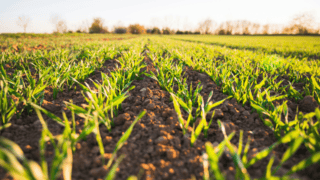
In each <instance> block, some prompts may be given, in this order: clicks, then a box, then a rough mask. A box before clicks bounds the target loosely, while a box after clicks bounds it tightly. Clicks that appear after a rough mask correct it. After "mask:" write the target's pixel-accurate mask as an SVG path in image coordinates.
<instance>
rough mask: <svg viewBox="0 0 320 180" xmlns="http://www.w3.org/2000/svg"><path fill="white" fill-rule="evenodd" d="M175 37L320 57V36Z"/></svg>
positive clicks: (309, 57)
mask: <svg viewBox="0 0 320 180" xmlns="http://www.w3.org/2000/svg"><path fill="white" fill-rule="evenodd" d="M171 38H173V39H179V40H185V41H194V42H201V43H207V44H215V45H220V46H226V47H229V48H236V49H249V50H257V51H263V52H266V53H268V54H274V53H276V54H279V55H281V56H285V57H296V58H298V59H305V58H306V59H319V58H320V52H319V51H320V43H319V42H320V38H319V37H318V36H213V35H204V36H172V37H171Z"/></svg>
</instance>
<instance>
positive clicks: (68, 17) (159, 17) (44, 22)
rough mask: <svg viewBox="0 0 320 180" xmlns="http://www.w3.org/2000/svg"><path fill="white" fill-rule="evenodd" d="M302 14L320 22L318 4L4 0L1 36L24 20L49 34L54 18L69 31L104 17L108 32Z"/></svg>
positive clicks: (315, 0)
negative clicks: (134, 25) (121, 28)
mask: <svg viewBox="0 0 320 180" xmlns="http://www.w3.org/2000/svg"><path fill="white" fill-rule="evenodd" d="M304 12H309V13H312V14H313V15H314V17H315V18H316V20H317V23H320V0H242V1H240V0H224V1H222V0H197V1H194V0H135V1H132V0H114V1H109V0H105V1H103V0H1V2H0V33H4V32H22V31H23V28H21V27H19V26H18V25H17V24H16V21H17V18H18V17H19V16H22V15H24V16H26V17H29V18H30V19H31V23H30V25H29V26H28V27H27V32H35V33H44V32H48V33H51V32H52V31H53V30H54V27H53V25H52V24H51V23H50V17H52V16H54V15H59V16H60V17H61V18H62V19H64V20H65V21H66V22H67V26H68V29H71V30H76V29H77V28H79V27H80V26H81V25H82V24H84V22H87V24H89V23H91V22H92V19H93V18H94V17H101V18H103V19H104V20H105V25H106V26H108V27H109V28H112V27H113V25H115V24H117V23H118V22H119V21H121V22H122V24H123V25H129V24H132V23H140V24H143V25H145V26H147V27H148V26H153V25H158V26H160V27H161V26H162V25H165V24H167V25H170V26H171V27H172V28H179V29H183V28H189V29H190V28H193V27H196V26H197V24H198V22H199V21H201V20H204V19H206V18H211V19H213V20H215V21H216V22H217V23H220V22H223V21H226V20H249V21H252V22H256V23H260V24H266V23H274V24H285V23H287V22H289V21H290V20H291V19H292V17H293V16H294V15H295V14H298V13H304Z"/></svg>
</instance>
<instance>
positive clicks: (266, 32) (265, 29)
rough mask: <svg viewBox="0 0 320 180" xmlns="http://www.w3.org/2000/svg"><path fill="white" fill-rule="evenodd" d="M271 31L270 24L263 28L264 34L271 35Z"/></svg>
mask: <svg viewBox="0 0 320 180" xmlns="http://www.w3.org/2000/svg"><path fill="white" fill-rule="evenodd" d="M269 29H270V25H269V24H265V25H263V27H262V34H265V35H266V34H269Z"/></svg>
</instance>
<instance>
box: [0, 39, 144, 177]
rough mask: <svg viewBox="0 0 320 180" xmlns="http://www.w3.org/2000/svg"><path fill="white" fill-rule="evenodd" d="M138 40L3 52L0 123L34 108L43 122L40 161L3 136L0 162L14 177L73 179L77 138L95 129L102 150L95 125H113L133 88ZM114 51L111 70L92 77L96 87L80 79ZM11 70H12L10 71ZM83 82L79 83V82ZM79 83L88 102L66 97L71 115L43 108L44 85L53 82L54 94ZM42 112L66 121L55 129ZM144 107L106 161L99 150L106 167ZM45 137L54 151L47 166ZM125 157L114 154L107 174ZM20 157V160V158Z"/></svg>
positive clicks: (7, 124)
mask: <svg viewBox="0 0 320 180" xmlns="http://www.w3.org/2000/svg"><path fill="white" fill-rule="evenodd" d="M142 49H143V43H142V41H127V42H123V43H122V42H120V43H108V44H102V43H101V44H97V43H92V44H88V43H87V44H81V45H78V46H72V47H71V48H69V49H60V48H59V49H56V50H53V51H49V52H46V51H40V50H38V51H36V52H33V53H26V52H23V53H21V54H16V53H14V54H5V58H3V59H4V61H3V62H2V64H1V81H0V83H1V89H0V91H1V93H0V95H1V97H0V98H1V117H2V123H1V129H2V130H4V129H5V128H8V127H10V125H11V123H10V119H11V118H12V117H13V116H14V115H18V116H24V114H22V113H23V111H24V110H25V109H26V111H27V113H28V114H31V113H32V112H33V111H34V110H35V112H36V113H37V115H38V118H39V120H40V122H41V125H42V135H41V138H40V140H39V149H40V156H41V158H40V165H38V164H37V163H35V162H33V161H29V160H27V159H26V157H25V156H24V154H23V152H22V150H21V149H20V147H19V146H18V145H16V144H15V143H14V142H12V141H10V140H8V139H4V138H2V139H1V150H0V156H1V158H0V159H1V161H0V164H1V166H2V167H4V168H5V169H6V170H7V171H8V172H9V173H10V174H11V176H13V177H14V178H16V179H57V178H59V176H60V172H61V171H62V172H63V176H64V178H65V179H71V170H72V154H73V153H74V152H75V150H76V149H75V146H76V144H77V142H79V141H80V140H82V139H85V138H86V137H87V136H88V135H89V134H90V133H94V134H95V137H96V141H97V142H98V144H99V150H100V153H101V154H104V147H103V144H102V139H101V136H100V130H99V125H101V124H103V125H105V126H106V127H107V129H109V130H110V131H111V127H112V126H114V123H113V118H114V117H115V116H117V111H118V109H119V108H120V107H121V103H122V101H123V100H124V99H125V98H127V95H126V94H127V92H128V91H129V90H130V89H132V88H133V87H130V84H131V82H132V80H133V79H135V78H137V77H139V73H140V69H141V68H143V66H141V65H140V63H141V60H142V59H141V56H140V52H142ZM116 56H118V61H119V65H120V67H117V69H116V70H114V71H112V72H110V74H109V75H107V74H104V73H102V74H101V77H102V78H101V81H100V82H94V81H92V83H93V84H94V89H92V87H90V86H89V85H88V84H86V85H83V84H82V83H83V82H84V80H85V79H86V78H87V77H88V76H89V75H90V74H91V73H92V72H93V71H95V70H97V69H100V68H103V64H104V62H105V61H109V60H111V59H114V58H115V57H116ZM8 72H10V73H8ZM80 82H82V83H80ZM76 85H78V86H80V87H82V88H83V92H84V94H83V95H84V97H85V99H86V101H87V102H88V105H87V106H86V107H84V108H83V107H79V106H77V105H74V104H73V103H72V102H65V104H66V107H67V108H68V109H69V110H70V111H71V114H72V116H71V120H69V119H68V117H67V116H66V114H65V113H63V114H62V118H60V117H61V116H60V115H56V114H53V113H51V112H49V111H47V110H46V109H44V108H42V107H41V105H42V102H43V99H44V95H45V89H46V88H49V89H50V88H51V89H52V92H53V99H55V98H56V97H57V95H58V93H60V92H62V91H70V90H72V88H75V87H77V86H76ZM41 113H44V114H45V115H46V116H48V117H50V118H51V119H52V120H54V121H56V122H57V123H58V124H60V125H61V126H63V127H64V131H63V133H62V134H60V135H55V136H54V135H53V134H52V133H51V132H50V131H49V129H48V126H47V123H46V121H45V120H44V118H43V117H42V114H41ZM144 113H145V112H142V113H141V114H140V115H139V116H137V118H136V120H135V121H134V122H133V123H132V124H131V126H130V127H129V128H128V129H127V131H126V132H125V133H124V134H123V136H122V137H121V138H120V140H119V141H118V143H117V145H116V147H115V149H114V152H113V155H112V158H110V159H109V161H108V162H107V163H106V162H105V161H104V158H103V156H102V162H103V165H104V168H105V169H110V168H111V165H112V162H113V160H114V159H115V157H116V153H117V151H118V150H119V149H120V148H121V147H122V146H123V144H124V143H125V141H126V140H127V139H128V137H129V135H130V133H131V131H132V129H133V126H134V125H135V124H136V123H137V121H138V120H139V119H140V118H141V117H142V116H143V115H144ZM75 115H77V116H79V117H83V118H84V119H85V123H84V124H83V125H82V127H81V128H82V129H81V131H78V132H77V131H76V129H77V127H76V122H75ZM47 142H50V143H51V145H52V146H53V148H54V152H55V153H54V157H53V160H52V162H51V165H49V166H50V167H51V169H50V171H48V164H47V162H46V158H45V154H46V148H47ZM122 158H123V157H120V158H117V159H116V163H115V165H114V166H113V167H112V168H111V169H110V172H109V174H108V175H107V176H106V179H113V177H114V175H115V170H116V168H117V166H118V165H119V163H120V161H121V159H122ZM21 161H22V164H21V163H20V162H21Z"/></svg>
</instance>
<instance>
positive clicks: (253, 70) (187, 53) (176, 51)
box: [148, 39, 320, 179]
mask: <svg viewBox="0 0 320 180" xmlns="http://www.w3.org/2000/svg"><path fill="white" fill-rule="evenodd" d="M152 42H153V43H152V44H151V45H149V46H148V48H149V50H150V52H151V54H150V57H152V59H153V60H154V61H155V62H158V63H157V64H156V65H157V67H158V70H159V72H158V73H157V74H158V75H157V76H156V75H153V76H152V77H154V78H155V79H157V80H158V82H159V84H160V85H161V86H162V87H163V88H165V89H166V90H167V91H169V92H171V93H172V98H173V101H174V105H175V109H176V112H177V115H178V117H179V122H180V124H181V126H182V129H183V131H184V132H186V131H185V129H186V127H187V126H188V125H189V123H190V124H194V122H195V120H196V118H198V117H201V119H202V120H201V123H199V124H198V126H197V127H195V126H193V131H192V134H191V144H192V143H193V142H194V141H195V140H196V138H197V136H198V135H199V133H200V132H201V131H203V133H204V134H205V135H206V134H207V130H208V128H209V126H210V123H211V122H212V121H210V122H209V124H208V123H207V121H206V118H205V117H206V113H208V112H209V111H210V109H211V108H212V107H215V106H216V105H218V104H220V103H222V102H216V103H215V104H210V97H211V95H212V94H210V95H209V100H208V102H206V103H205V102H203V99H202V98H201V96H199V95H198V92H199V91H200V90H201V87H198V88H197V89H195V90H194V92H193V91H192V89H190V90H189V88H188V86H186V85H185V84H183V82H185V81H184V80H183V78H182V75H181V72H182V69H183V64H185V65H186V66H189V67H192V68H193V69H195V70H197V71H200V72H204V73H206V74H208V75H209V76H210V77H211V78H212V80H213V81H215V82H216V83H217V84H218V85H220V86H221V89H222V91H223V92H224V93H225V94H228V95H230V96H232V97H233V98H235V99H236V100H237V101H238V102H240V103H242V104H243V105H245V104H250V105H251V106H252V108H254V109H255V110H256V111H257V112H258V113H259V114H260V117H261V120H262V121H263V122H264V124H265V125H266V126H268V127H270V129H271V130H272V131H273V132H274V135H275V136H276V138H277V139H278V141H277V142H275V143H274V144H273V145H271V146H270V147H268V148H265V149H263V150H262V151H260V152H258V153H257V154H256V156H255V157H254V158H252V159H251V160H250V161H248V158H247V157H246V155H247V152H248V150H249V144H248V143H247V145H246V147H245V149H244V151H243V152H242V150H243V149H242V147H243V145H242V135H240V139H239V145H238V147H236V146H234V145H232V144H231V143H230V141H229V138H231V137H232V134H230V135H229V137H228V135H227V134H226V133H225V130H224V129H225V128H224V125H223V123H221V122H219V121H218V123H219V126H220V128H221V129H222V131H223V133H224V135H225V140H224V141H223V142H222V143H221V144H220V145H219V147H218V148H216V149H215V150H214V149H213V147H212V145H211V144H210V143H208V144H206V148H207V155H208V162H210V165H211V170H212V171H213V172H214V176H215V177H216V178H218V177H219V178H218V179H221V178H223V175H222V174H221V172H220V170H219V167H218V166H217V163H218V162H219V157H220V156H221V153H222V152H223V150H224V147H225V146H226V147H227V149H229V152H230V153H231V156H232V159H233V160H234V164H235V165H234V166H235V167H236V168H237V174H236V178H239V179H243V178H244V179H249V178H250V175H249V174H248V173H247V170H246V168H248V167H250V166H252V165H253V164H255V163H256V162H257V161H259V160H261V159H263V158H266V157H267V156H268V155H269V154H270V153H271V151H272V150H273V149H274V148H276V147H277V146H279V145H280V144H287V143H288V145H289V147H288V149H287V151H286V152H285V153H284V155H283V157H282V159H281V161H280V163H279V164H278V165H277V166H275V167H273V164H272V163H273V159H272V158H271V159H270V161H269V165H268V167H267V169H266V174H265V177H264V178H271V177H273V175H274V174H275V173H276V172H277V170H278V169H279V168H280V167H281V166H282V164H283V163H285V162H286V161H287V160H288V159H289V158H290V157H291V156H293V154H294V153H295V151H296V150H297V149H298V148H299V147H300V145H302V144H304V145H305V147H306V148H307V149H308V150H309V151H310V152H311V154H312V155H311V156H310V157H309V158H307V159H305V160H303V161H301V162H299V163H298V164H296V165H294V166H293V167H292V168H291V170H290V171H289V172H287V174H286V175H290V174H292V173H294V172H296V171H298V170H301V169H303V168H306V167H308V166H309V165H311V164H312V163H316V162H318V161H319V158H320V156H319V155H320V152H319V150H320V149H319V143H318V141H319V137H320V136H319V135H318V131H319V128H320V124H319V123H320V111H319V109H315V107H318V104H315V105H314V107H309V108H313V110H311V109H308V110H307V111H312V112H311V113H308V114H303V113H302V112H299V113H298V112H297V114H296V116H295V117H294V118H293V119H289V118H288V116H289V111H292V110H289V109H290V108H289V107H288V105H287V102H288V101H290V100H288V98H291V99H292V98H295V97H301V98H302V95H301V94H298V93H299V92H298V91H296V90H294V88H293V86H292V84H293V82H292V80H293V81H294V79H298V78H297V77H294V75H295V74H297V73H300V72H297V70H296V69H295V67H294V65H293V64H290V65H289V66H283V65H284V63H285V62H286V63H288V61H287V60H286V59H282V61H283V62H281V61H279V60H277V59H275V61H278V62H280V63H283V65H281V66H278V67H277V68H272V69H266V68H265V66H266V65H272V64H273V61H272V59H269V61H268V63H269V64H267V62H263V60H262V63H261V60H260V61H259V60H258V58H259V54H258V55H257V54H254V56H247V54H245V53H246V52H242V51H233V50H229V49H226V48H220V49H219V48H213V47H210V46H205V45H198V44H191V43H179V42H177V41H170V40H168V39H166V40H163V39H157V40H154V41H152ZM221 54H222V55H223V59H220V58H221ZM163 57H165V58H163ZM251 58H252V59H251ZM260 58H261V56H260ZM263 58H270V57H268V56H267V57H263ZM174 60H176V62H177V61H178V62H179V63H173V62H174ZM290 62H291V61H289V63H290ZM283 67H286V68H288V67H290V68H292V69H289V72H292V74H288V70H287V69H286V71H284V70H281V68H283ZM297 69H298V68H297ZM281 72H283V73H284V72H286V73H285V74H286V75H287V76H289V77H291V78H289V85H287V86H285V87H281V86H280V85H281V83H282V81H280V82H274V80H275V79H276V78H275V76H276V77H277V76H281ZM261 75H262V77H263V79H262V80H261V79H260V80H259V81H258V77H259V76H261ZM283 75H284V74H283ZM270 77H271V78H270ZM303 78H306V79H307V78H308V77H307V76H305V75H302V76H301V77H300V79H299V80H304V79H303ZM316 79H318V78H315V77H313V76H311V78H310V79H309V78H308V80H309V82H310V83H311V85H310V84H309V85H307V87H310V86H312V87H315V88H314V89H311V92H314V94H312V95H314V96H315V97H316V98H318V97H319V96H318V94H319V85H318V82H317V81H316ZM290 80H291V82H290ZM312 83H314V84H312ZM173 84H177V85H178V90H177V91H173ZM287 87H289V88H287ZM280 88H281V89H280ZM285 89H286V90H288V89H289V92H288V91H286V90H285ZM293 92H294V93H295V94H292V93H293ZM309 92H310V91H309ZM272 94H273V95H272ZM297 94H298V95H297ZM310 94H311V93H310ZM308 95H309V94H308ZM276 102H277V103H276ZM280 102H282V103H280ZM318 103H319V99H318ZM179 106H181V107H182V109H184V110H185V111H186V112H187V113H188V114H189V116H188V119H187V120H185V119H183V117H182V115H181V114H182V113H181V111H180V107H179ZM192 108H196V109H197V110H196V112H197V113H196V116H195V117H193V116H192V113H191V112H192ZM315 119H317V120H316V122H314V120H315ZM243 123H246V122H243ZM205 156H206V155H205ZM206 178H209V174H207V175H206Z"/></svg>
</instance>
